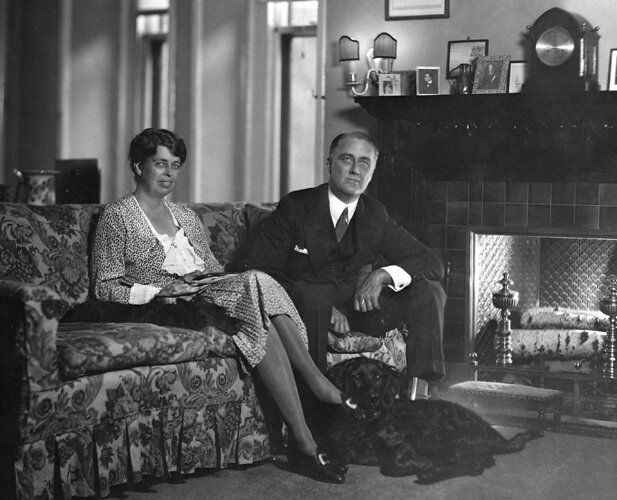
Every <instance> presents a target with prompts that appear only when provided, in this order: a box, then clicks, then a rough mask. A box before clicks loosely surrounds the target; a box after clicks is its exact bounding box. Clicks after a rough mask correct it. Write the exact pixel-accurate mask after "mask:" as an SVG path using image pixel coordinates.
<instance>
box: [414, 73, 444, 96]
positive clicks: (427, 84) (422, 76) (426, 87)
mask: <svg viewBox="0 0 617 500" xmlns="http://www.w3.org/2000/svg"><path fill="white" fill-rule="evenodd" d="M416 81H417V83H416V95H437V94H439V67H438V66H417V67H416Z"/></svg>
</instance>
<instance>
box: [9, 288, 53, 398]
mask: <svg viewBox="0 0 617 500" xmlns="http://www.w3.org/2000/svg"><path fill="white" fill-rule="evenodd" d="M0 310H2V311H4V312H3V313H2V316H3V317H2V318H0V319H1V320H2V325H1V326H0V331H1V332H2V339H3V340H2V344H3V345H4V344H5V342H6V343H11V344H12V347H11V348H10V350H11V352H10V353H3V354H2V358H5V357H9V358H10V361H11V362H12V363H15V364H16V366H18V365H21V366H22V369H21V372H22V377H25V379H26V380H27V384H28V386H29V390H30V391H37V390H41V389H49V388H52V387H56V386H57V385H58V384H59V383H60V378H59V373H58V359H57V351H56V333H57V329H58V320H59V318H60V317H61V316H62V314H63V312H64V305H63V303H62V301H61V300H60V296H59V295H58V294H57V293H56V292H55V291H54V290H52V289H51V288H49V287H47V286H43V285H31V284H28V283H21V282H18V281H10V280H1V279H0ZM24 368H25V370H24ZM24 371H25V373H24Z"/></svg>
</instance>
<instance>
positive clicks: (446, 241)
mask: <svg viewBox="0 0 617 500" xmlns="http://www.w3.org/2000/svg"><path fill="white" fill-rule="evenodd" d="M356 102H357V103H358V104H360V106H362V108H364V110H365V111H366V112H367V113H368V114H369V115H370V116H372V117H373V118H374V119H375V121H374V122H373V124H374V125H375V126H376V128H375V130H374V131H373V134H374V135H376V136H378V137H379V148H380V155H379V156H380V160H379V164H378V171H377V172H376V174H375V179H374V180H373V182H372V184H371V186H372V194H374V195H376V196H377V197H378V198H379V199H380V200H381V201H382V202H383V203H384V204H386V206H387V207H388V209H389V211H390V213H391V214H392V216H393V217H394V218H395V219H397V220H398V221H399V222H400V223H401V224H403V225H404V226H405V227H407V228H408V229H410V230H411V231H412V232H413V233H414V234H415V235H416V236H417V237H418V238H420V239H421V240H422V241H424V242H425V243H427V244H428V245H429V246H430V247H431V248H433V249H435V250H436V251H437V252H438V253H439V254H440V255H441V256H442V257H443V260H444V262H445V263H446V265H447V269H448V271H447V276H446V278H445V279H444V287H445V288H446V291H447V293H448V302H447V305H446V320H445V326H444V350H445V354H446V359H447V360H448V361H449V362H459V363H469V359H468V357H467V356H468V354H469V351H470V350H471V349H472V347H471V346H473V339H472V337H473V333H470V332H468V331H467V328H466V325H468V323H467V322H466V321H467V320H466V317H467V315H466V313H469V311H466V309H467V308H471V307H473V305H471V304H467V303H466V301H467V299H466V294H467V292H468V283H467V280H468V276H469V270H468V269H467V266H468V262H469V261H470V256H469V255H468V254H467V253H468V246H467V245H468V238H469V234H470V232H471V231H472V230H478V231H484V230H486V232H492V231H491V229H495V232H508V229H509V228H512V231H513V232H517V231H519V232H521V231H523V232H524V231H525V230H527V231H528V232H530V233H534V234H542V233H554V232H563V233H568V234H569V235H572V236H573V235H576V234H577V232H578V233H580V234H586V235H588V234H590V233H593V232H594V231H596V232H597V233H598V234H599V235H604V234H608V233H612V236H611V237H616V235H617V92H597V93H591V92H584V93H581V94H577V95H571V94H568V93H563V94H559V93H547V94H533V93H525V92H523V94H502V95H491V96H485V95H470V96H445V95H444V96H437V97H433V98H426V97H425V98H416V97H413V96H408V97H395V98H382V97H368V98H357V99H356ZM504 271H507V270H504ZM500 278H501V275H497V276H495V282H497V281H498V280H499V279H500ZM514 289H516V286H514ZM470 310H471V309H470ZM495 312H496V313H497V310H495Z"/></svg>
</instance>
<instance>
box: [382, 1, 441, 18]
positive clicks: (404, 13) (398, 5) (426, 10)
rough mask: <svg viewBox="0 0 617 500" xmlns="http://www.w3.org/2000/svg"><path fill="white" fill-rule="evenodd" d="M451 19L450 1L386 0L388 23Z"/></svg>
mask: <svg viewBox="0 0 617 500" xmlns="http://www.w3.org/2000/svg"><path fill="white" fill-rule="evenodd" d="M447 17H450V0H430V1H427V0H386V21H394V20H398V19H438V18H447Z"/></svg>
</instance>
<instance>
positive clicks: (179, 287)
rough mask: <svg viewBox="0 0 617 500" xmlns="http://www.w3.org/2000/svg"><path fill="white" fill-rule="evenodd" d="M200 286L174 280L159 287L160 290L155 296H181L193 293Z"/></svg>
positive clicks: (197, 290)
mask: <svg viewBox="0 0 617 500" xmlns="http://www.w3.org/2000/svg"><path fill="white" fill-rule="evenodd" d="M200 289H201V286H199V285H190V284H189V283H185V282H184V281H174V282H173V283H169V284H168V285H165V286H164V287H163V288H161V291H160V292H159V293H158V294H157V297H181V296H183V295H195V294H196V293H197V292H199V290H200Z"/></svg>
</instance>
